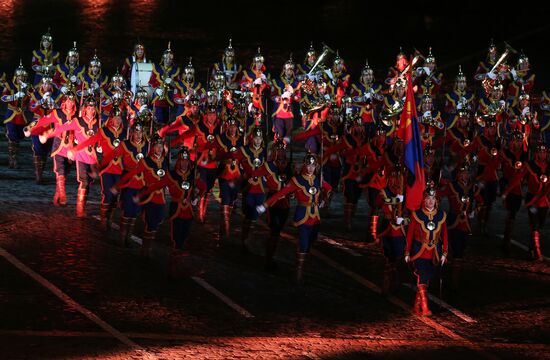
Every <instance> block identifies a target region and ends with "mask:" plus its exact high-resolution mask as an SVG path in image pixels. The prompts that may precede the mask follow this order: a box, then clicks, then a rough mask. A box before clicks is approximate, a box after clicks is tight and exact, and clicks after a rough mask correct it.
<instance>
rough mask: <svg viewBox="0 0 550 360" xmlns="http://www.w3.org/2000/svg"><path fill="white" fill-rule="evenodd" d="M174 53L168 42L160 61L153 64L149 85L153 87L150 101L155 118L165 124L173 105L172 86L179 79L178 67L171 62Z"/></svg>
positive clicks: (168, 120)
mask: <svg viewBox="0 0 550 360" xmlns="http://www.w3.org/2000/svg"><path fill="white" fill-rule="evenodd" d="M173 59H174V55H173V53H172V50H171V49H170V44H168V49H167V50H165V51H164V54H163V57H162V61H161V63H159V64H154V66H153V73H152V74H151V78H150V79H149V85H150V86H151V87H153V88H154V89H155V93H154V95H153V99H152V100H151V103H152V104H153V107H154V109H155V110H154V116H155V120H156V121H157V122H158V123H160V124H162V125H165V124H167V123H168V122H170V108H171V107H172V106H174V102H173V99H172V98H171V97H172V94H173V91H172V88H173V86H175V84H176V83H177V82H178V81H179V79H180V68H179V67H178V66H175V65H174V64H173Z"/></svg>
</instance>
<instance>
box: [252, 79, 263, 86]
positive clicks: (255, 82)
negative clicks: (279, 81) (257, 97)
mask: <svg viewBox="0 0 550 360" xmlns="http://www.w3.org/2000/svg"><path fill="white" fill-rule="evenodd" d="M254 85H262V78H261V77H259V78H256V80H254Z"/></svg>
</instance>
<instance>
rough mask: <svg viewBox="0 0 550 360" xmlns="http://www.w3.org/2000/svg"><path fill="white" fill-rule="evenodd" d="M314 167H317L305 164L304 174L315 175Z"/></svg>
mask: <svg viewBox="0 0 550 360" xmlns="http://www.w3.org/2000/svg"><path fill="white" fill-rule="evenodd" d="M316 167H317V165H315V164H307V165H306V174H307V175H313V174H315V168H316Z"/></svg>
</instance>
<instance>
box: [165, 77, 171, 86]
mask: <svg viewBox="0 0 550 360" xmlns="http://www.w3.org/2000/svg"><path fill="white" fill-rule="evenodd" d="M164 83H165V84H166V85H170V84H171V83H172V78H166V80H164Z"/></svg>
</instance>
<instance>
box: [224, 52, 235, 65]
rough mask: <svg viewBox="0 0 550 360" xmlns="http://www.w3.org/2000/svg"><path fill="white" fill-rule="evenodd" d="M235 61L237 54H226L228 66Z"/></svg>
mask: <svg viewBox="0 0 550 360" xmlns="http://www.w3.org/2000/svg"><path fill="white" fill-rule="evenodd" d="M233 60H235V54H233V53H232V52H226V53H225V62H226V63H228V64H232V63H233Z"/></svg>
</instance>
